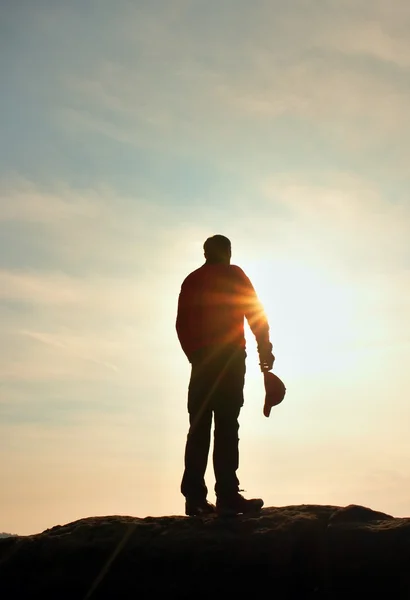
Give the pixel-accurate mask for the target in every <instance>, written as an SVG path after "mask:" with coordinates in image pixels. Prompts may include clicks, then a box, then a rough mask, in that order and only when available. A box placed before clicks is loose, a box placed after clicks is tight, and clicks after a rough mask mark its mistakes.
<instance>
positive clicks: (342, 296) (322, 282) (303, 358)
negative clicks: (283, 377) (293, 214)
mask: <svg viewBox="0 0 410 600" xmlns="http://www.w3.org/2000/svg"><path fill="white" fill-rule="evenodd" d="M246 269H247V273H248V275H249V277H250V278H251V280H252V283H253V284H254V287H255V289H256V292H257V294H258V296H259V298H260V300H261V302H262V304H263V306H264V308H265V312H266V314H267V317H268V320H269V324H270V329H271V341H272V343H273V345H274V348H276V349H277V350H279V351H280V353H281V354H282V355H283V357H284V358H285V357H286V363H287V365H286V366H287V370H290V371H294V370H297V371H300V369H302V370H303V372H305V371H306V370H308V371H310V372H312V371H314V372H318V371H319V372H320V371H325V370H328V369H329V368H336V369H337V370H339V368H340V365H339V366H337V363H338V361H339V363H340V358H341V356H342V355H343V354H344V353H346V351H347V348H348V347H349V344H351V343H352V341H353V339H354V337H355V305H356V292H355V289H354V287H352V286H349V285H346V282H345V281H342V279H341V278H340V277H337V276H336V275H335V274H333V273H331V272H330V271H329V270H328V269H327V268H325V267H323V266H319V265H314V264H306V263H304V262H303V261H298V262H297V261H291V260H286V259H280V260H277V261H274V262H272V261H270V262H268V261H254V262H253V261H252V262H251V261H250V262H249V263H248V264H247V265H246ZM277 358H279V356H277Z"/></svg>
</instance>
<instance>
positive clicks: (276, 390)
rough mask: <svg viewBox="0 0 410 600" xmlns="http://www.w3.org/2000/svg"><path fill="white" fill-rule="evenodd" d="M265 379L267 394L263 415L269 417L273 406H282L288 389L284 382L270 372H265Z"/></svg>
mask: <svg viewBox="0 0 410 600" xmlns="http://www.w3.org/2000/svg"><path fill="white" fill-rule="evenodd" d="M263 379H264V382H265V392H266V395H265V405H264V407H263V414H264V415H265V417H269V415H270V411H271V408H272V406H276V405H277V404H280V403H281V402H282V400H283V398H284V397H285V394H286V387H285V384H284V383H283V381H282V380H281V379H279V377H278V376H277V375H275V374H274V373H271V372H270V371H264V373H263Z"/></svg>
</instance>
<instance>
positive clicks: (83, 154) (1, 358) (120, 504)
mask: <svg viewBox="0 0 410 600" xmlns="http://www.w3.org/2000/svg"><path fill="white" fill-rule="evenodd" d="M0 71H1V79H2V93H1V95H0V129H1V132H2V133H1V137H0V335H1V339H2V344H1V346H0V478H1V484H2V485H1V487H0V490H1V491H0V531H6V532H10V533H18V534H21V535H27V534H32V533H37V532H40V531H43V530H44V529H46V528H49V527H52V526H54V525H57V524H61V525H62V524H64V523H68V522H70V521H74V520H76V519H80V518H84V517H88V516H95V515H109V514H111V515H112V514H127V515H133V516H137V517H145V516H148V515H152V516H160V515H181V514H183V513H184V499H183V497H182V496H181V494H180V490H179V486H180V480H181V476H182V470H183V452H184V445H185V441H186V435H187V428H188V415H187V410H186V400H187V385H188V380H189V375H190V366H189V363H188V362H187V360H186V358H185V355H184V353H183V352H182V350H181V348H180V346H179V342H178V339H177V336H176V332H175V317H176V309H177V301H178V294H179V290H180V286H181V283H182V281H183V279H184V278H185V277H186V276H187V275H188V273H190V272H191V271H192V270H194V269H196V268H198V267H199V266H201V264H203V261H204V259H203V250H202V245H203V242H204V241H205V239H206V238H207V237H208V236H210V235H214V234H216V233H220V234H223V235H226V236H228V237H229V238H230V239H231V241H232V253H233V255H232V262H233V264H238V265H239V266H240V267H241V268H243V269H244V271H245V272H246V273H247V275H248V276H249V278H250V279H251V281H252V282H253V284H254V286H255V288H256V291H257V293H258V295H259V298H260V299H261V301H262V303H263V305H264V307H265V311H266V313H267V315H268V318H269V323H270V328H271V341H272V343H273V346H274V353H275V356H276V361H275V366H274V372H276V373H277V374H278V375H279V376H280V377H281V378H282V379H283V380H284V382H285V384H286V387H287V394H286V397H285V400H284V402H283V403H282V404H281V405H280V406H277V407H275V409H273V410H272V412H271V416H270V418H269V419H266V418H265V417H264V416H263V413H262V409H263V401H264V390H263V380H262V377H261V374H260V372H259V367H258V359H257V354H256V344H255V340H254V339H253V337H252V334H251V333H250V331H249V329H247V330H246V334H247V349H248V358H247V377H246V384H245V405H244V407H243V409H242V412H241V416H240V468H239V471H238V475H239V479H240V481H241V487H242V488H244V489H245V490H246V492H244V494H245V496H246V497H255V496H256V497H262V498H263V499H264V500H265V505H266V506H284V505H295V504H328V505H329V504H331V505H336V506H345V505H348V504H362V505H365V506H369V507H370V508H373V509H376V510H382V511H384V512H388V513H390V514H393V515H394V516H409V515H410V473H409V467H408V465H409V464H410V438H409V435H408V424H409V420H410V404H409V397H410V371H409V367H408V358H409V350H410V305H409V302H408V298H409V297H410V280H409V274H410V247H409V243H408V240H409V239H410V201H409V192H410V174H409V169H408V165H409V162H410V117H409V110H408V107H409V106H410V77H409V75H410V4H409V3H408V2H407V1H406V0H390V2H385V1H383V0H323V1H321V2H317V1H316V2H315V1H312V0H309V1H307V0H293V1H292V2H288V3H285V2H282V1H280V0H254V1H253V2H248V1H247V0H206V1H203V0H117V1H116V2H115V3H113V2H111V1H108V0H81V1H80V0H73V1H71V2H65V1H62V0H57V1H55V0H53V1H51V0H36V2H32V1H30V0H19V1H18V2H16V1H15V0H13V1H12V0H3V1H2V2H1V6H0ZM207 484H208V488H209V490H210V493H209V499H210V500H213V499H214V493H213V485H214V478H213V472H212V468H211V466H210V467H209V468H208V472H207Z"/></svg>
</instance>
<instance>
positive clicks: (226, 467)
mask: <svg viewBox="0 0 410 600" xmlns="http://www.w3.org/2000/svg"><path fill="white" fill-rule="evenodd" d="M240 410H241V407H240V406H237V407H235V406H233V407H229V406H226V404H223V405H222V406H219V407H215V429H214V452H213V463H214V472H215V480H216V483H215V493H216V495H217V497H220V498H232V497H234V496H235V495H236V494H238V491H239V480H238V478H237V476H236V471H237V469H238V466H239V437H238V430H239V423H238V416H239V412H240Z"/></svg>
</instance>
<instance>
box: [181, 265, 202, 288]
mask: <svg viewBox="0 0 410 600" xmlns="http://www.w3.org/2000/svg"><path fill="white" fill-rule="evenodd" d="M203 268H204V265H202V266H201V267H198V269H195V271H191V273H189V274H188V275H187V276H186V277H185V279H184V280H183V282H182V285H183V286H187V285H190V284H192V283H195V282H196V281H198V280H199V279H201V278H202V277H203V273H204V271H203Z"/></svg>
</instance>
